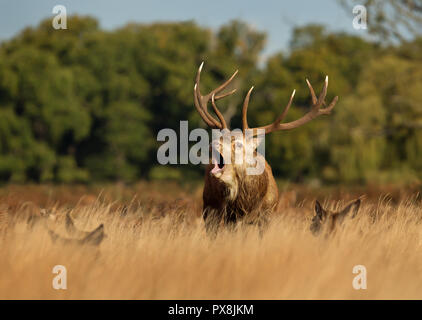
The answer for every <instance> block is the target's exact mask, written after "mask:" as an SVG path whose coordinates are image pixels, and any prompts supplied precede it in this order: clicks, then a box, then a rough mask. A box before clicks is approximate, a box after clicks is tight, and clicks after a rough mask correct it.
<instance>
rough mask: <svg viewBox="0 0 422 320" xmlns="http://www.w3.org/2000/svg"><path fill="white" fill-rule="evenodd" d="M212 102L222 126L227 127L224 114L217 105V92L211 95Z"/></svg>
mask: <svg viewBox="0 0 422 320" xmlns="http://www.w3.org/2000/svg"><path fill="white" fill-rule="evenodd" d="M211 104H212V108H213V109H214V112H215V114H216V115H217V117H218V119H219V120H220V122H221V126H222V127H223V128H222V129H227V123H226V121H225V120H224V117H223V115H222V114H221V112H220V111H219V110H218V108H217V106H216V105H215V93H213V95H212V96H211Z"/></svg>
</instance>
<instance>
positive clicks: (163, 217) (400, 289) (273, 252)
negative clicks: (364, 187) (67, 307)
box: [0, 187, 422, 299]
mask: <svg viewBox="0 0 422 320" xmlns="http://www.w3.org/2000/svg"><path fill="white" fill-rule="evenodd" d="M34 188H35V187H34ZM154 190H155V191H154V192H158V195H160V193H159V191H157V190H156V189H154ZM195 190H196V189H195ZM15 191H16V190H15ZM69 192H70V191H69ZM6 193H7V194H8V196H5V197H6V198H7V199H9V200H10V199H11V198H13V197H11V196H10V194H11V192H10V190H9V191H8V192H6ZM6 193H5V194H6ZM169 194H171V192H169V193H168V192H164V191H163V192H162V193H161V197H162V198H163V199H164V198H166V197H167V196H168V197H170V198H171V200H169V201H168V202H163V203H158V202H154V201H152V200H151V199H150V200H148V201H147V200H145V199H146V198H145V199H143V200H139V201H136V200H135V201H133V202H132V204H131V205H130V206H128V207H127V209H126V211H125V212H124V211H123V210H122V207H121V206H119V204H118V202H112V199H110V198H112V196H110V197H108V196H104V195H102V196H100V197H99V199H98V200H97V201H94V202H91V203H84V202H83V201H81V202H79V204H78V205H76V206H72V207H69V205H68V204H67V205H66V203H61V204H57V203H56V204H55V205H54V202H53V201H52V202H51V204H50V206H49V207H48V208H47V209H51V210H52V212H53V213H54V214H55V215H56V216H57V219H56V220H55V221H52V220H51V221H50V220H49V221H48V227H49V228H51V229H53V230H55V231H56V232H57V233H59V234H61V235H63V236H66V233H65V230H64V227H63V224H64V217H65V213H66V211H67V210H71V214H72V216H73V217H74V219H75V224H76V225H77V226H78V227H79V228H80V229H83V230H90V229H94V228H95V227H96V226H97V225H98V224H99V223H104V225H105V232H106V234H107V238H106V239H105V240H104V241H103V242H102V243H101V245H100V246H99V247H89V246H76V245H68V246H65V245H60V244H55V243H53V242H52V241H51V239H50V237H49V235H48V233H47V230H46V228H45V226H44V225H43V224H42V223H39V224H35V226H34V227H33V228H32V229H28V227H27V224H26V217H27V216H28V215H34V214H35V215H36V214H37V212H36V211H37V209H36V208H35V209H31V210H32V211H31V210H29V209H28V204H26V205H25V206H22V205H18V204H15V205H14V206H13V208H14V209H13V210H12V209H10V208H11V206H9V212H8V215H7V216H6V217H5V215H4V214H3V213H0V215H1V217H0V223H1V224H2V228H0V232H1V237H0V270H1V273H0V283H1V285H0V298H1V299H422V204H421V202H420V200H419V199H417V198H416V197H408V198H407V199H401V200H400V201H397V202H392V201H388V198H381V199H380V200H377V199H367V200H366V201H364V203H363V205H362V207H361V210H360V211H359V214H358V216H357V217H356V218H355V219H354V220H350V221H347V224H345V226H344V227H343V228H341V229H338V230H337V231H336V232H335V234H333V235H332V236H330V237H313V236H312V235H311V234H310V232H309V222H310V218H311V206H312V202H313V199H311V197H310V199H309V201H301V202H297V203H295V204H294V206H293V207H288V208H280V209H279V210H278V212H276V213H275V214H274V215H273V218H272V220H271V222H270V226H269V229H268V230H267V232H266V233H265V234H264V236H263V237H262V238H261V237H260V236H259V234H258V232H257V230H255V229H254V228H251V227H249V228H239V230H237V231H235V232H222V233H220V234H219V235H218V236H217V238H216V239H214V240H212V239H209V238H208V237H207V236H206V234H205V231H204V228H203V223H202V221H201V219H200V190H199V191H198V190H196V191H195V192H194V193H192V192H191V194H193V195H192V196H191V197H190V198H188V196H187V194H186V193H185V191H179V192H175V194H176V195H177V194H179V195H182V197H183V198H182V199H181V200H175V199H176V198H174V199H173V198H172V197H171V196H169ZM144 195H145V194H144ZM6 198H4V199H6ZM138 198H143V197H142V196H138ZM157 198H158V196H157ZM185 198H186V199H185ZM325 198H329V197H328V195H327V196H326V197H325ZM349 198H350V197H349ZM184 199H185V200H184ZM23 200H24V199H21V202H22V203H23ZM115 200H121V198H120V199H117V198H116V199H115ZM320 200H323V199H321V198H320ZM347 200H350V199H345V200H344V201H342V202H338V201H331V200H330V201H326V204H327V205H328V206H331V208H333V209H334V208H335V207H341V206H342V204H343V203H345V202H347ZM123 202H124V201H123ZM127 203H128V204H129V202H127ZM34 207H36V206H35V205H34ZM29 211H31V212H29ZM1 212H4V209H3V210H1ZM28 212H29V213H28ZM55 265H64V266H65V267H66V268H67V287H68V288H67V290H55V289H53V287H52V280H53V278H54V276H55V274H53V273H52V269H53V267H54V266H55ZM355 265H364V266H365V267H366V269H367V285H368V288H367V290H355V289H353V287H352V280H353V278H354V277H355V275H354V274H353V273H352V269H353V267H354V266H355Z"/></svg>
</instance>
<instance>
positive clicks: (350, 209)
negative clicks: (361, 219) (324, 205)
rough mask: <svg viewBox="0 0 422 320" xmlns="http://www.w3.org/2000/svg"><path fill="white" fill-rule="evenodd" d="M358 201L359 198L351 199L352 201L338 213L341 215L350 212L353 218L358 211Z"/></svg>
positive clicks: (359, 201)
mask: <svg viewBox="0 0 422 320" xmlns="http://www.w3.org/2000/svg"><path fill="white" fill-rule="evenodd" d="M360 203H361V200H360V199H357V200H355V201H353V202H352V203H350V204H349V205H347V206H346V207H345V208H344V209H343V210H341V211H340V213H339V214H340V215H341V216H346V215H349V214H351V218H354V217H355V216H356V214H357V213H358V211H359V207H360Z"/></svg>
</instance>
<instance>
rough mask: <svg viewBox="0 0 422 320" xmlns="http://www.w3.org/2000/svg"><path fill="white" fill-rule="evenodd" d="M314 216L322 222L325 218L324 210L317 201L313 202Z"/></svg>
mask: <svg viewBox="0 0 422 320" xmlns="http://www.w3.org/2000/svg"><path fill="white" fill-rule="evenodd" d="M315 215H316V216H317V217H318V218H319V220H322V218H323V217H324V216H325V210H324V209H323V208H322V206H321V204H320V203H319V201H318V200H316V201H315Z"/></svg>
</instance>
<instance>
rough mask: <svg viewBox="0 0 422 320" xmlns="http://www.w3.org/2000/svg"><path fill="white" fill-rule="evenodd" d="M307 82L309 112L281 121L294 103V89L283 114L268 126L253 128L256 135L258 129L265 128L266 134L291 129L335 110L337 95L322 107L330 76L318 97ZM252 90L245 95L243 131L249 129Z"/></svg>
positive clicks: (326, 78)
mask: <svg viewBox="0 0 422 320" xmlns="http://www.w3.org/2000/svg"><path fill="white" fill-rule="evenodd" d="M306 83H307V84H308V87H309V91H310V92H311V97H312V106H311V110H310V111H309V112H308V113H306V114H305V115H304V116H303V117H302V118H299V119H297V120H294V121H292V122H287V123H281V121H283V120H284V118H285V117H286V115H287V112H288V111H289V109H290V106H291V104H292V101H293V97H294V96H295V93H296V90H293V93H292V95H291V96H290V100H289V102H288V103H287V105H286V107H285V108H284V110H283V112H282V114H281V115H280V116H278V118H277V119H276V120H275V121H274V122H273V123H271V124H269V125H266V126H263V127H257V128H253V130H254V135H256V134H257V129H263V130H265V134H267V133H270V132H274V131H279V130H290V129H294V128H297V127H300V126H302V125H304V124H305V123H307V122H309V121H311V120H313V119H315V118H316V117H318V116H320V115H322V114H330V112H331V110H333V108H334V106H335V105H336V103H337V100H338V97H337V96H336V97H335V98H334V99H333V101H331V103H330V104H329V106H328V107H326V108H324V109H321V106H322V105H325V96H326V95H327V88H328V76H326V77H325V83H324V87H323V88H322V92H321V94H320V95H319V97H318V98H317V97H316V95H315V91H314V89H313V88H312V86H311V84H310V82H309V81H308V79H306ZM252 90H253V87H252V88H251V89H250V90H249V92H248V94H247V95H246V97H245V101H244V103H243V109H242V123H243V131H245V130H246V129H249V126H248V120H247V113H248V105H249V98H250V96H251V93H252Z"/></svg>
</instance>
